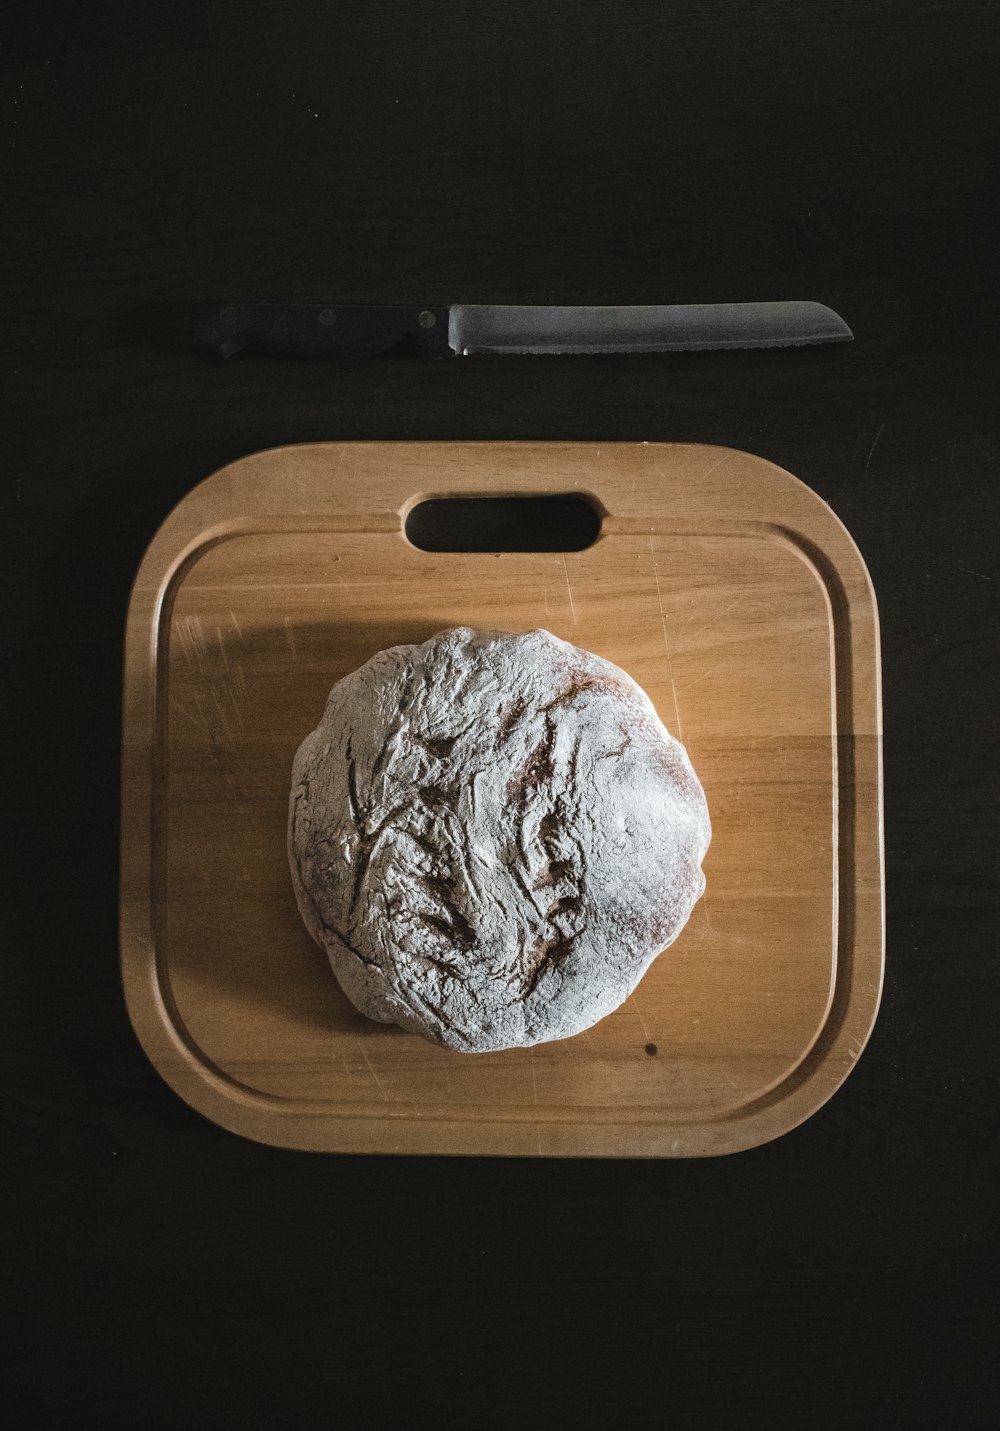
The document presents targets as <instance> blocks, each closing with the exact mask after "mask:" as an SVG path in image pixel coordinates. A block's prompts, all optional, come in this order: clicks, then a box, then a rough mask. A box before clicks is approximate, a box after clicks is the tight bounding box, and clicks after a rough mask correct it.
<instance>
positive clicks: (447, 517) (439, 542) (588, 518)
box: [403, 493, 601, 552]
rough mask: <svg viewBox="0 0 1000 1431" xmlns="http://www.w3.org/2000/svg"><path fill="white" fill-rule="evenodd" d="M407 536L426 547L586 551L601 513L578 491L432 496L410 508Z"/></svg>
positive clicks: (439, 549)
mask: <svg viewBox="0 0 1000 1431" xmlns="http://www.w3.org/2000/svg"><path fill="white" fill-rule="evenodd" d="M403 530H404V532H405V534H406V539H407V541H409V542H412V544H413V545H414V546H415V547H419V549H420V550H421V551H424V552H582V551H583V550H584V548H585V547H589V546H593V544H594V542H596V541H597V538H598V537H599V536H600V532H601V515H600V513H599V512H598V511H597V509H596V507H594V506H593V504H592V503H590V502H588V501H587V499H586V498H585V497H578V496H576V495H575V494H573V493H567V494H566V495H564V496H563V495H554V496H553V495H549V496H544V497H431V498H429V499H428V500H427V501H426V502H418V503H417V505H416V506H415V507H413V508H411V510H410V511H409V512H408V513H407V516H406V521H405V523H404V527H403Z"/></svg>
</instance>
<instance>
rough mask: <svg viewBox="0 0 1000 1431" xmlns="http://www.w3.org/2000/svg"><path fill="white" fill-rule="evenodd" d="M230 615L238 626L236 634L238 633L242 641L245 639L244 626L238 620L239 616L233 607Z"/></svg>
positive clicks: (230, 609)
mask: <svg viewBox="0 0 1000 1431" xmlns="http://www.w3.org/2000/svg"><path fill="white" fill-rule="evenodd" d="M229 616H230V620H231V621H232V623H233V625H234V626H235V627H236V634H237V636H238V637H239V638H240V640H241V641H242V640H243V627H242V626H241V625H240V623H239V621H238V619H237V616H236V612H235V611H234V610H233V608H232V607H230V608H229Z"/></svg>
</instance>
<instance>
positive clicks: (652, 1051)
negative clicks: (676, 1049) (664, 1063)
mask: <svg viewBox="0 0 1000 1431" xmlns="http://www.w3.org/2000/svg"><path fill="white" fill-rule="evenodd" d="M644 1047H645V1051H646V1053H648V1054H649V1056H650V1058H655V1057H656V1055H657V1054H658V1053H659V1051H660V1050H659V1049H658V1048H657V1047H656V1044H655V1043H647V1044H646V1045H645V1046H644Z"/></svg>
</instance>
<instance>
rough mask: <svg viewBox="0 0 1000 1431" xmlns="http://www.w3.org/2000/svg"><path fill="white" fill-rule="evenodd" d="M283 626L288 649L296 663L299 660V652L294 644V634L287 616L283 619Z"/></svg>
mask: <svg viewBox="0 0 1000 1431" xmlns="http://www.w3.org/2000/svg"><path fill="white" fill-rule="evenodd" d="M284 625H285V640H286V641H287V642H288V649H289V651H291V653H292V660H293V661H297V660H298V659H299V651H298V647H297V646H296V644H295V632H294V631H293V630H292V623H291V620H290V619H289V618H288V617H287V616H286V617H285V619H284Z"/></svg>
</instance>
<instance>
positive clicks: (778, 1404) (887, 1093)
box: [0, 0, 1000, 1431]
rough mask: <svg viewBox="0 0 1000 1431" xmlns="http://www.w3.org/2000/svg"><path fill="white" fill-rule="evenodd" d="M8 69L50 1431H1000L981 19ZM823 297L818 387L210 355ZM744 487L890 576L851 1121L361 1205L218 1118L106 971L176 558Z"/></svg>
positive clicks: (5, 337)
mask: <svg viewBox="0 0 1000 1431" xmlns="http://www.w3.org/2000/svg"><path fill="white" fill-rule="evenodd" d="M10 22H11V16H10V13H8V38H7V41H6V42H5V44H4V46H3V66H4V68H3V78H2V100H3V107H2V116H3V117H2V130H0V165H2V192H3V194H4V202H3V206H2V211H0V231H2V236H3V260H4V261H3V264H2V266H0V315H2V325H0V326H2V345H3V385H2V393H0V403H2V422H3V428H2V430H3V449H2V529H3V535H4V557H3V563H2V567H0V580H2V582H3V592H2V605H0V622H2V641H3V644H2V661H3V669H4V680H3V683H2V684H3V686H4V689H5V708H6V710H7V713H8V715H9V717H10V727H9V733H8V735H7V737H6V745H5V754H6V755H7V756H8V757H9V762H8V765H9V768H8V772H7V774H6V775H5V777H4V779H5V790H4V796H3V800H2V802H0V809H2V819H3V821H4V848H3V855H4V860H3V871H4V875H5V876H6V879H5V887H4V895H3V906H2V909H3V915H4V922H5V925H7V927H8V933H7V934H6V936H5V938H4V944H3V957H2V961H0V968H2V976H3V981H4V986H5V987H4V994H3V999H4V1009H5V1015H6V1023H7V1032H6V1033H5V1035H4V1040H3V1045H2V1047H3V1056H4V1064H5V1071H4V1073H3V1079H2V1083H0V1111H2V1115H3V1120H4V1125H5V1146H6V1153H7V1171H6V1173H5V1175H4V1183H5V1184H6V1186H7V1190H8V1193H12V1194H13V1203H12V1205H11V1206H10V1209H9V1211H8V1214H7V1215H6V1216H5V1218H4V1220H3V1222H2V1230H3V1238H4V1242H5V1244H6V1256H7V1258H8V1266H9V1267H10V1269H11V1282H10V1285H11V1287H12V1291H11V1295H10V1297H9V1299H8V1301H9V1305H10V1309H11V1311H12V1313H13V1319H12V1328H11V1335H10V1339H9V1341H8V1343H7V1346H6V1347H5V1351H6V1353H7V1356H8V1358H9V1361H8V1369H7V1374H6V1378H5V1388H6V1389H5V1390H4V1391H3V1392H2V1393H0V1395H2V1396H3V1397H4V1398H5V1399H6V1401H7V1402H8V1403H9V1404H10V1405H11V1406H12V1407H13V1408H14V1409H15V1411H16V1417H17V1419H16V1420H15V1421H14V1422H13V1423H12V1424H16V1425H18V1426H35V1425H38V1426H46V1427H49V1426H51V1427H76V1426H82V1425H90V1424H95V1425H97V1424H100V1425H104V1426H108V1427H117V1426H126V1425H129V1426H131V1425H133V1424H139V1425H145V1426H151V1427H160V1426H163V1427H171V1428H172V1427H182V1426H189V1425H204V1426H211V1427H221V1428H229V1427H233V1428H248V1431H250V1428H257V1427H263V1428H268V1431H270V1428H293V1431H294V1429H295V1428H307V1427H308V1428H312V1427H327V1426H338V1427H339V1426H364V1427H406V1426H411V1425H412V1426H424V1425H428V1426H430V1425H435V1426H437V1425H440V1426H448V1425H455V1426H482V1427H486V1426H501V1425H503V1426H506V1425H510V1424H514V1425H517V1424H523V1425H526V1426H535V1425H537V1426H543V1425H544V1426H549V1425H579V1426H588V1427H589V1426H601V1427H603V1426H619V1425H621V1426H631V1425H642V1426H650V1427H652V1426H654V1425H660V1424H663V1425H674V1426H681V1427H697V1428H701V1427H717V1426H718V1427H727V1428H728V1427H734V1426H743V1425H747V1424H755V1423H757V1422H758V1421H759V1422H761V1423H763V1424H767V1425H769V1426H772V1427H785V1426H788V1427H793V1426H794V1427H799V1426H810V1427H827V1426H829V1427H834V1426H837V1427H840V1426H845V1425H851V1426H855V1427H866V1428H867V1427H879V1428H885V1427H914V1428H916V1427H942V1426H947V1427H963V1428H964V1427H979V1426H984V1427H985V1426H987V1425H991V1424H996V1419H997V1416H998V1414H1000V1405H998V1395H997V1382H996V1374H995V1371H994V1369H993V1366H992V1362H993V1361H994V1359H995V1357H996V1354H997V1336H996V1333H997V1271H998V1267H997V1224H996V1210H995V1200H996V1191H997V1186H996V1184H997V1176H996V1175H997V1169H998V1159H997V1143H996V1122H995V1116H994V1115H995V1108H996V1099H997V1092H998V1088H997V1085H998V1079H997V1063H998V1058H997V1035H996V1023H997V994H998V988H1000V978H998V972H997V933H998V930H997V920H996V915H997V907H998V893H997V888H998V883H997V873H998V871H997V866H996V839H995V836H996V810H997V784H996V774H997V769H996V744H997V741H996V736H997V729H996V711H997V701H998V694H1000V684H998V671H997V647H996V633H997V614H998V613H997V600H996V597H997V591H998V586H997V576H998V569H997V551H998V511H1000V507H998V500H997V477H998V468H1000V416H998V402H997V397H998V387H997V383H998V377H1000V363H998V346H997V338H996V334H997V323H998V319H1000V303H998V299H997V268H998V263H997V260H998V228H997V225H998V218H1000V181H998V168H997V155H998V149H997V101H996V86H997V74H998V60H1000V28H998V26H997V24H996V9H995V5H994V4H993V3H992V0H991V3H982V4H976V3H972V0H959V3H957V4H954V3H953V4H944V3H930V0H906V3H903V0H879V3H877V4H871V3H867V0H830V3H825V4H818V3H808V2H807V0H803V3H799V4H793V3H788V0H757V3H737V0H701V3H697V4H696V3H693V0H683V3H678V4H664V3H662V0H659V3H650V0H632V3H630V4H612V3H609V0H604V2H603V3H593V4H577V3H570V0H549V3H542V0H535V3H526V0H507V3H498V0H489V3H482V4H474V3H469V0H425V3H423V4H419V3H414V0H394V3H386V0H370V3H368V4H366V5H363V6H362V5H347V4H344V5H340V6H338V5H336V4H332V3H329V0H287V3H284V4H278V3H271V0H241V3H236V0H223V3H212V4H201V3H195V0H175V3H173V4H171V5H169V6H168V5H166V4H162V3H161V4H154V5H152V6H137V5H132V4H127V3H124V0H120V3H110V4H100V3H88V4H82V3H77V4H76V5H74V6H72V7H70V8H69V10H67V9H66V8H65V7H64V6H58V7H57V6H56V5H54V4H51V3H48V0H42V2H41V3H35V4H28V3H24V0H22V3H18V4H15V5H14V6H13V27H12V31H11V29H10V28H9V27H10ZM274 294H289V295H300V296H303V297H315V298H319V299H340V300H344V301H382V302H409V301H416V302H418V303H422V304H440V303H442V302H446V301H448V300H452V299H464V300H467V301H483V302H487V301H504V300H507V301H525V302H530V301H541V302H574V301H583V302H639V301H660V302H671V301H679V302H692V301H719V300H729V299H769V298H786V297H807V298H813V299H818V300H821V301H825V302H828V303H830V304H832V305H833V306H834V307H835V308H837V309H838V310H839V311H840V312H841V313H842V314H843V315H844V316H845V317H846V318H847V320H848V321H849V322H850V323H851V325H852V327H853V328H854V331H855V334H856V342H855V343H854V344H853V345H850V346H847V347H843V348H839V349H835V350H834V349H831V350H804V351H788V352H780V353H770V354H768V353H762V354H723V355H717V356H712V355H690V356H687V357H678V358H670V359H657V358H644V357H638V358H632V359H627V358H573V359H502V358H497V359H477V360H471V359H470V360H467V361H463V362H452V363H442V364H438V365H434V364H421V363H414V362H406V361H402V360H399V361H391V360H389V361H380V362H372V363H368V364H364V363H362V364H357V365H354V366H348V367H344V368H337V367H330V366H324V365H321V364H320V365H316V364H309V363H305V364H302V363H281V362H276V361H267V360H263V359H255V358H247V359H238V360H234V361H233V362H231V363H229V364H228V365H217V364H213V363H212V362H211V361H209V360H208V359H204V358H198V357H195V356H193V355H192V354H191V353H190V352H189V349H188V329H189V322H190V313H191V308H192V305H193V304H195V303H197V302H199V301H202V300H210V299H217V298H226V297H230V296H234V295H236V296H241V297H252V296H255V295H274ZM386 437H393V438H454V437H470V438H504V437H531V438H595V439H601V440H612V439H622V440H636V439H647V440H672V439H683V440H696V441H702V442H716V443H725V444H729V445H732V446H735V447H739V448H744V449H746V450H748V451H750V452H753V453H757V454H759V455H761V456H763V457H766V458H769V459H771V460H773V461H775V462H777V463H779V464H781V465H783V466H785V467H787V468H788V469H790V470H791V471H793V472H794V473H796V474H797V475H798V476H799V477H801V478H802V479H803V480H804V481H806V482H807V483H808V484H809V485H810V486H812V487H813V488H814V489H815V490H816V491H817V492H819V493H820V494H821V495H822V496H823V497H824V498H825V499H826V500H828V501H829V502H830V503H831V504H832V506H833V508H834V510H835V511H836V512H837V513H838V515H839V516H840V517H841V518H842V519H843V520H844V521H845V522H846V523H847V525H848V527H849V528H850V530H851V531H852V533H853V534H854V536H855V538H856V540H857V541H858V544H859V545H860V547H861V550H862V552H863V554H864V555H865V557H866V559H867V561H868V564H869V566H870V569H871V572H872V575H873V578H874V582H875V587H876V590H877V593H878V597H879V603H880V609H881V618H882V623H883V641H884V651H883V654H884V666H885V764H886V847H887V862H888V863H887V868H888V925H889V944H888V965H887V984H886V992H885V998H884V1003H883V1007H882V1012H881V1014H880V1017H879V1021H878V1023H877V1025H876V1029H875V1032H874V1035H873V1038H872V1041H871V1043H870V1045H869V1047H868V1050H867V1051H866V1053H865V1054H864V1056H863V1058H862V1059H861V1061H860V1063H859V1065H858V1068H857V1069H856V1071H855V1072H854V1074H853V1075H852V1077H851V1078H850V1079H849V1080H848V1082H847V1084H846V1085H845V1086H844V1087H843V1088H842V1089H841V1091H840V1092H839V1093H838V1094H837V1095H836V1097H835V1098H834V1100H833V1101H832V1102H831V1103H830V1104H828V1105H827V1107H825V1108H824V1109H823V1110H822V1111H821V1112H819V1113H818V1114H817V1115H816V1116H815V1117H813V1118H812V1119H811V1120H810V1121H809V1122H808V1123H806V1124H805V1125H804V1126H803V1127H802V1128H800V1129H798V1130H797V1131H795V1132H793V1133H791V1134H789V1135H787V1136H786V1137H784V1138H782V1139H780V1140H779V1141H777V1142H775V1143H772V1144H770V1145H769V1146H766V1147H763V1148H760V1149H757V1150H756V1151H753V1152H750V1153H745V1154H742V1155H739V1156H735V1157H732V1158H728V1159H722V1160H719V1161H714V1160H705V1161H695V1162H690V1163H669V1162H663V1163H634V1164H633V1163H611V1162H608V1163H601V1162H597V1163H586V1162H580V1163H577V1162H564V1163H560V1162H543V1161H533V1160H527V1161H506V1162H501V1161H495V1162H491V1161H489V1160H473V1161H461V1160H445V1159H427V1160H420V1159H410V1160H391V1159H380V1158H362V1157H326V1156H311V1155H305V1154H294V1153H289V1152H279V1151H276V1150H272V1149H268V1148H265V1147H258V1146H255V1145H252V1144H250V1143H248V1142H243V1141H241V1140H239V1139H237V1138H236V1137H234V1136H231V1135H229V1134H227V1133H224V1132H222V1131H221V1130H219V1129H216V1128H215V1127H213V1126H212V1125H210V1124H209V1123H207V1122H204V1121H203V1120H202V1119H200V1118H199V1117H198V1116H197V1115H196V1114H194V1113H193V1112H191V1111H190V1110H188V1109H187V1107H186V1106H185V1105H184V1104H183V1103H181V1102H180V1101H179V1100H178V1099H177V1098H176V1097H175V1095H174V1094H173V1093H171V1092H170V1091H169V1090H168V1089H167V1088H166V1087H165V1085H163V1084H162V1083H161V1082H160V1080H159V1078H158V1077H157V1075H156V1074H155V1073H154V1072H153V1071H152V1069H151V1068H150V1067H149V1066H148V1064H147V1062H146V1060H145V1057H144V1055H143V1054H142V1052H141V1051H140V1049H139V1047H138V1045H137V1043H136V1041H135V1039H134V1037H133V1035H132V1033H131V1030H130V1028H129V1025H128V1021H127V1017H126V1014H125V1011H124V1006H123V1002H122V998H121V994H120V989H119V983H118V972H117V949H116V858H117V808H116V807H117V775H118V763H117V762H118V741H119V698H120V648H121V633H122V625H123V618H124V610H125V603H126V599H127V593H128V588H129V584H130V581H131V578H132V575H133V573H134V570H135V567H136V565H137V563H138V561H139V558H140V556H141V554H142V551H143V549H144V548H145V546H146V544H147V542H148V541H149V538H150V536H151V534H152V532H153V530H154V529H155V527H156V525H157V524H158V522H159V521H160V520H161V519H162V518H163V516H164V515H165V514H166V513H167V512H168V511H169V510H170V508H171V507H172V506H173V505H174V504H175V503H176V502H177V501H178V500H179V499H180V498H181V497H182V496H183V495H184V494H185V493H186V492H187V491H188V490H189V489H190V488H191V487H192V486H193V485H194V484H195V483H197V482H198V481H199V480H200V479H202V478H203V477H205V476H207V475H208V474H209V473H210V472H212V471H213V470H214V469H215V468H217V467H218V466H220V465H221V464H222V463H224V462H227V461H229V460H231V459H233V458H236V457H239V456H241V455H243V454H245V453H249V452H251V451H254V450H256V449H259V448H262V447H266V446H270V445H276V444H282V443H288V442H295V441H301V440H307V439H308V440H313V439H325V438H386Z"/></svg>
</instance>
